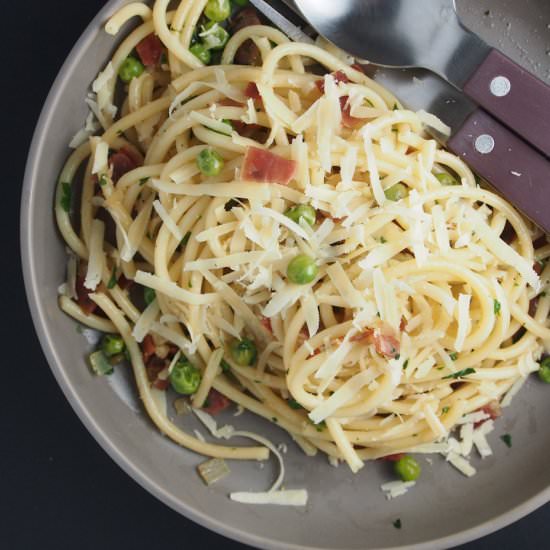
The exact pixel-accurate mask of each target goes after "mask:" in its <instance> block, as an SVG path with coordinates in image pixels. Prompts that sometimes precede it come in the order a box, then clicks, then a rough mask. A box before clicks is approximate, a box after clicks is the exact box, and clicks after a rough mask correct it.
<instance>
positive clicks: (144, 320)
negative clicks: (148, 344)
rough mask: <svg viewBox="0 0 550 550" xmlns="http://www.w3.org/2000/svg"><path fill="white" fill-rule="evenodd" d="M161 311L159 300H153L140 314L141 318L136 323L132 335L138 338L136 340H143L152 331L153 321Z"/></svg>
mask: <svg viewBox="0 0 550 550" xmlns="http://www.w3.org/2000/svg"><path fill="white" fill-rule="evenodd" d="M159 313H160V307H159V304H158V301H157V300H153V301H152V302H151V303H150V304H149V305H148V306H147V307H146V308H145V309H144V310H143V313H142V314H141V315H140V316H139V319H138V320H137V321H136V324H135V325H134V329H133V330H132V336H133V337H134V338H135V339H136V342H138V343H139V342H143V339H144V338H145V336H147V334H148V333H149V332H150V331H151V329H152V327H153V323H154V322H155V320H156V318H157V316H158V314H159Z"/></svg>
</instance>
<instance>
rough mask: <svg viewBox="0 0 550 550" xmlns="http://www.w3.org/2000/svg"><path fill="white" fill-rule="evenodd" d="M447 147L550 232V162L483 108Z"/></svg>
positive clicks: (472, 115) (466, 123) (469, 118)
mask: <svg viewBox="0 0 550 550" xmlns="http://www.w3.org/2000/svg"><path fill="white" fill-rule="evenodd" d="M447 147H448V148H449V149H450V150H451V151H453V153H455V154H456V155H458V156H459V157H460V158H462V159H463V160H464V161H465V162H466V163H468V164H469V165H470V166H471V167H472V169H473V170H474V171H475V172H477V173H478V174H479V175H480V176H482V177H483V178H485V179H486V180H487V181H488V182H489V183H490V184H491V185H492V186H493V187H494V188H495V189H496V191H497V192H499V193H500V194H501V195H503V196H504V197H505V198H506V199H507V200H508V201H510V202H511V203H512V204H513V205H514V206H516V207H517V208H518V209H519V210H521V211H522V212H523V213H524V214H525V215H526V216H528V217H529V218H531V220H533V221H534V222H535V223H536V224H537V225H538V226H540V227H541V228H542V229H544V230H545V231H546V232H547V233H550V161H549V160H548V159H547V158H546V157H545V156H544V155H542V154H541V153H539V152H538V151H537V150H536V149H533V148H532V147H530V146H529V145H528V144H527V143H526V142H525V141H523V140H522V139H521V138H519V137H518V136H517V135H515V134H514V133H513V132H511V131H510V130H509V129H508V128H506V127H505V126H503V125H502V124H501V123H500V122H499V121H497V120H495V119H494V118H493V117H492V116H491V115H489V114H488V113H486V112H484V111H483V110H481V109H477V110H476V111H474V112H473V113H472V114H471V115H470V116H469V117H468V119H467V120H466V122H465V123H464V124H463V126H462V128H460V130H459V131H458V132H456V133H455V134H454V135H453V136H452V137H451V138H450V139H449V141H448V142H447Z"/></svg>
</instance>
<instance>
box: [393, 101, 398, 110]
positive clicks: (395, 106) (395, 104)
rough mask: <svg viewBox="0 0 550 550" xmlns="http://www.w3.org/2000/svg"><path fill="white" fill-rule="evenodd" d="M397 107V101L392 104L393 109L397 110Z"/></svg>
mask: <svg viewBox="0 0 550 550" xmlns="http://www.w3.org/2000/svg"><path fill="white" fill-rule="evenodd" d="M398 109H399V105H397V103H394V104H393V110H394V111H397V110H398Z"/></svg>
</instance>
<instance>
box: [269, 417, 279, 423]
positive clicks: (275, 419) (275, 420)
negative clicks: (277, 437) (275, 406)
mask: <svg viewBox="0 0 550 550" xmlns="http://www.w3.org/2000/svg"><path fill="white" fill-rule="evenodd" d="M271 420H272V421H273V422H275V423H277V422H279V420H278V419H277V417H276V416H272V417H271Z"/></svg>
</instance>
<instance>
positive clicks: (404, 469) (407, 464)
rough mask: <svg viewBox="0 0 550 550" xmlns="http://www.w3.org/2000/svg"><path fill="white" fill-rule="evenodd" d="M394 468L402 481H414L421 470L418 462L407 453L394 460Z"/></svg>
mask: <svg viewBox="0 0 550 550" xmlns="http://www.w3.org/2000/svg"><path fill="white" fill-rule="evenodd" d="M394 470H395V473H396V474H397V475H398V476H399V477H400V478H401V479H402V480H403V481H415V480H416V479H418V478H419V477H420V474H421V472H422V468H421V467H420V464H419V463H418V462H417V461H416V460H415V459H414V458H413V457H412V456H409V455H405V456H404V457H403V458H400V459H399V460H398V461H397V462H395V463H394Z"/></svg>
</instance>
